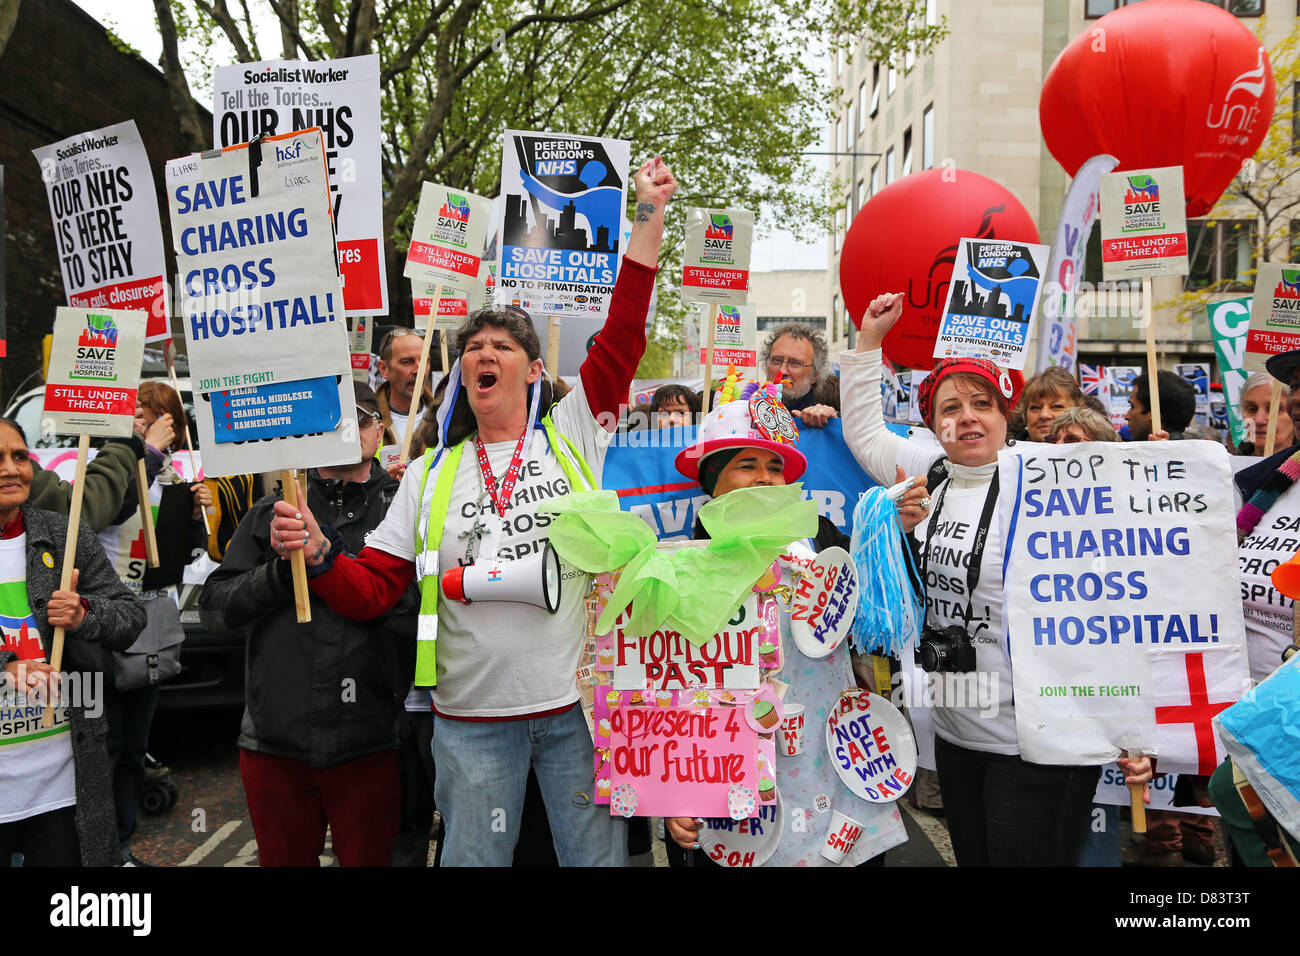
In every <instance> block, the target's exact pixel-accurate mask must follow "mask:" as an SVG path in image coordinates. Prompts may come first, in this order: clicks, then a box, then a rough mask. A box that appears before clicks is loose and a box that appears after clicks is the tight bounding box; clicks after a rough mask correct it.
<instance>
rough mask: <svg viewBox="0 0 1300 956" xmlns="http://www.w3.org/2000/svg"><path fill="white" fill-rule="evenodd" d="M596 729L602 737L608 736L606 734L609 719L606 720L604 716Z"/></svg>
mask: <svg viewBox="0 0 1300 956" xmlns="http://www.w3.org/2000/svg"><path fill="white" fill-rule="evenodd" d="M596 730H597V733H599V734H600V735H601V736H602V737H608V736H609V720H608V718H606V719H605V720H602V721H601V722H600V724H599V726H598V727H597V728H596Z"/></svg>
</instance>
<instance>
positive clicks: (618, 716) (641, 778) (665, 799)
mask: <svg viewBox="0 0 1300 956" xmlns="http://www.w3.org/2000/svg"><path fill="white" fill-rule="evenodd" d="M609 730H610V764H611V769H610V783H611V785H612V787H613V789H614V791H615V792H619V790H620V788H623V787H625V786H630V787H632V788H633V790H634V791H635V795H636V796H635V801H633V802H632V805H633V807H634V811H635V814H636V815H637V816H662V817H679V816H707V817H730V815H731V806H730V803H729V799H728V790H729V788H730V787H731V786H732V785H735V784H740V785H741V786H744V787H748V788H749V789H750V790H751V791H752V792H754V793H757V792H758V789H759V788H758V782H759V781H758V767H757V757H756V748H757V743H758V735H757V734H756V733H755V732H754V731H753V729H752V728H750V727H749V726H748V725H747V724H746V723H745V721H744V720H743V719H742V717H741V710H740V708H738V707H705V708H696V707H676V706H674V707H615V708H614V709H613V710H612V711H611V712H610V717H609ZM624 792H626V791H624Z"/></svg>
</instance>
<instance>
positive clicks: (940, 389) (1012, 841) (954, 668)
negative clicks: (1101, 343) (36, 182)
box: [840, 293, 1150, 866]
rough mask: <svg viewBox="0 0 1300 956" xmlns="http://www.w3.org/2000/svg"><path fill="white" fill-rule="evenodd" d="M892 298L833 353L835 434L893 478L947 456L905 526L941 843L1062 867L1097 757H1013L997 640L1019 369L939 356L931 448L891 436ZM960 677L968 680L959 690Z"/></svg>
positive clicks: (993, 861) (926, 393)
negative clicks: (944, 839) (942, 822)
mask: <svg viewBox="0 0 1300 956" xmlns="http://www.w3.org/2000/svg"><path fill="white" fill-rule="evenodd" d="M902 310H903V296H902V294H900V293H895V294H892V295H882V296H878V297H877V298H876V299H874V300H873V301H872V302H871V304H870V306H868V308H867V313H866V315H865V316H864V317H863V319H862V334H861V336H860V338H859V340H858V349H857V352H856V353H851V352H844V353H843V354H842V355H841V357H840V367H841V376H842V380H843V381H842V389H841V391H842V398H841V401H842V403H843V418H844V437H845V440H846V441H847V442H848V444H849V447H850V448H851V449H852V450H853V454H854V455H855V456H856V457H857V459H858V462H859V463H860V464H861V465H862V467H863V468H864V469H866V471H867V473H868V474H869V475H871V477H872V478H874V479H875V480H876V481H878V482H880V483H881V484H890V483H892V482H893V481H894V479H895V476H896V474H897V473H898V472H897V470H896V469H898V468H901V469H902V470H903V471H904V472H906V473H907V474H926V473H927V472H929V471H930V470H931V468H932V466H934V465H935V463H936V461H942V460H943V459H944V458H945V457H946V462H945V464H946V472H947V474H946V477H945V478H944V480H942V481H941V482H939V483H937V485H936V487H935V488H934V489H933V494H932V497H930V498H927V499H925V500H923V501H922V502H921V508H922V510H923V512H925V517H922V518H921V519H920V520H919V522H913V523H912V524H913V526H912V527H908V530H909V531H911V532H912V533H913V536H914V537H913V541H914V544H915V545H916V546H917V547H918V549H919V552H920V559H919V563H920V567H921V570H922V575H923V577H924V578H925V587H926V616H925V627H924V629H923V632H922V636H921V642H920V648H919V657H920V659H921V665H922V666H923V667H924V668H925V670H927V671H930V672H932V678H933V679H932V680H931V684H932V687H933V695H934V701H935V704H934V710H933V719H934V726H935V732H936V740H935V760H936V762H937V765H938V768H937V769H938V771H939V782H940V787H941V788H942V791H943V805H944V811H945V814H946V816H947V819H948V829H949V832H950V834H951V836H952V845H953V852H954V853H955V855H956V857H957V864H958V865H959V866H1069V865H1072V864H1073V863H1074V861H1075V860H1076V859H1077V856H1078V848H1079V843H1080V841H1081V840H1082V838H1083V835H1084V832H1085V830H1084V828H1085V827H1086V826H1087V823H1088V810H1089V807H1090V806H1091V804H1092V795H1093V791H1094V790H1095V789H1096V786H1097V776H1098V773H1099V768H1097V767H1083V766H1047V765H1041V764H1031V763H1027V762H1025V761H1024V760H1022V759H1021V758H1020V755H1019V745H1018V742H1017V738H1016V718H1015V711H1014V709H1013V704H1012V693H1011V692H1012V683H1011V663H1010V655H1009V654H1008V653H1007V651H1006V649H1005V648H1004V647H1003V640H1002V603H1003V597H1002V529H1001V527H1000V523H999V521H998V515H997V510H998V509H997V497H998V482H997V468H998V451H999V449H1001V448H1002V446H1003V445H1004V444H1006V438H1007V419H1008V417H1009V415H1010V411H1011V408H1012V406H1013V405H1014V404H1015V400H1016V397H1017V392H1018V391H1019V386H1020V385H1022V384H1023V379H1022V378H1021V376H1020V374H1019V373H1018V372H1011V373H1009V372H1007V371H1006V370H1003V369H999V368H998V367H997V366H995V365H993V364H992V363H990V362H986V361H982V360H977V359H944V360H942V361H940V362H938V363H936V365H935V367H934V370H933V371H932V372H931V373H930V374H929V375H928V376H927V377H926V379H925V380H924V381H923V382H922V383H921V385H920V388H919V389H918V394H917V398H918V401H919V404H920V409H921V417H922V419H923V420H924V422H925V424H926V426H927V427H928V428H929V429H930V430H931V431H932V432H933V433H934V436H935V437H936V438H937V439H938V440H939V444H940V445H941V446H942V452H940V451H939V450H938V449H936V448H935V447H934V444H933V443H925V444H922V443H921V442H919V441H911V440H905V439H902V438H899V437H898V436H897V435H894V434H893V433H892V432H890V431H888V430H887V429H886V428H885V422H884V417H883V415H882V412H881V403H880V376H881V352H880V345H881V342H882V341H883V340H884V337H885V333H887V332H888V331H889V330H890V328H892V327H893V325H894V323H895V322H897V321H898V318H899V316H900V315H901V314H902ZM904 525H905V527H907V525H908V522H907V521H906V519H905V520H904ZM933 672H939V673H933ZM972 672H974V673H972ZM972 677H973V678H975V679H974V680H971V679H970V678H972ZM972 688H979V690H980V691H981V693H978V694H970V693H968V691H970V690H971V689H972ZM953 690H959V691H960V698H958V696H957V695H956V694H953V693H952V691H953ZM972 697H973V698H975V699H971V698H972ZM959 705H960V706H959ZM1121 763H1123V764H1124V766H1125V768H1126V770H1127V771H1128V772H1129V773H1130V776H1129V777H1128V778H1127V779H1128V781H1129V782H1131V783H1143V782H1145V781H1146V780H1148V779H1150V773H1149V761H1147V760H1146V759H1145V758H1140V759H1134V760H1131V761H1121Z"/></svg>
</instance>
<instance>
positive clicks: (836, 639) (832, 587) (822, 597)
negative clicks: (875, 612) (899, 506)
mask: <svg viewBox="0 0 1300 956" xmlns="http://www.w3.org/2000/svg"><path fill="white" fill-rule="evenodd" d="M789 559H790V560H791V562H792V563H794V564H796V565H797V566H798V567H799V568H800V569H801V570H802V571H803V573H802V574H798V573H797V572H796V577H797V580H796V582H795V583H794V584H793V585H792V587H793V589H794V597H793V602H792V604H791V607H790V630H791V632H792V633H793V634H794V640H795V644H797V645H798V647H799V650H800V651H802V652H803V654H804V656H806V657H811V658H813V659H814V660H817V659H820V658H823V657H826V656H827V655H829V654H830V653H831V652H832V651H834V650H835V648H837V647H839V646H840V644H841V643H842V642H843V641H844V638H845V637H847V636H848V633H849V630H850V628H851V627H852V626H853V615H854V614H855V613H856V611H857V609H858V572H857V568H856V566H855V565H854V563H853V559H852V558H851V557H850V556H849V553H848V552H847V551H845V550H844V549H843V548H826V549H825V550H823V551H822V552H820V553H819V554H817V555H816V556H815V557H813V558H812V559H811V560H808V559H801V558H799V557H797V556H795V555H790V556H789Z"/></svg>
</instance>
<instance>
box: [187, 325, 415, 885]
mask: <svg viewBox="0 0 1300 956" xmlns="http://www.w3.org/2000/svg"><path fill="white" fill-rule="evenodd" d="M411 338H413V339H415V336H411ZM415 340H416V341H417V342H418V341H419V340H418V339H415ZM353 389H354V390H355V395H356V416H357V418H356V421H357V429H358V434H359V437H360V440H361V457H360V460H359V461H358V462H357V463H356V464H354V465H341V466H335V467H330V468H320V469H310V470H308V472H307V501H308V503H309V504H310V507H311V510H312V512H314V513H315V514H317V515H320V516H321V520H322V521H328V522H329V524H330V525H331V526H332V527H333V528H334V529H335V530H336V531H337V532H338V533H339V535H340V536H341V540H342V542H343V543H344V545H345V546H346V550H347V552H348V553H350V554H357V553H358V552H360V551H361V549H362V548H363V547H364V546H365V539H366V536H367V535H368V534H369V533H370V532H371V531H373V530H374V529H375V528H376V527H378V526H379V524H380V522H381V521H382V520H383V518H384V515H385V514H387V512H388V506H389V505H390V504H391V503H392V500H393V497H394V495H395V494H396V493H397V488H398V483H397V481H396V480H395V479H393V478H390V477H389V476H388V475H387V474H386V473H385V472H384V470H383V469H382V468H381V467H380V466H379V463H378V461H376V459H375V453H376V452H377V451H378V450H379V444H380V442H381V441H382V440H383V436H384V424H383V419H382V418H381V416H380V414H379V405H378V402H377V401H376V399H375V393H374V392H372V391H371V390H370V388H369V387H368V386H366V385H364V384H362V383H360V382H354V383H353ZM276 500H277V496H275V495H270V496H267V497H265V498H263V499H262V500H261V501H259V502H258V503H257V504H256V505H254V506H253V509H252V510H251V511H250V512H249V513H248V515H247V516H246V517H245V518H244V520H243V521H242V522H240V524H239V528H238V530H237V531H236V532H235V536H234V537H233V538H232V539H231V541H230V546H229V547H228V548H227V550H226V555H225V558H224V560H223V561H222V562H221V567H220V568H218V569H217V570H216V571H214V572H213V573H212V576H211V577H209V578H208V581H207V585H206V586H205V588H204V590H203V597H202V602H201V603H202V606H203V608H204V609H205V610H207V611H211V612H215V613H220V614H221V615H222V616H223V617H224V619H225V622H226V624H227V625H228V626H230V627H245V626H249V625H251V627H252V633H251V636H250V637H249V641H248V659H247V673H248V680H247V682H246V688H245V692H244V693H245V698H244V703H245V706H244V720H243V724H242V726H241V727H240V731H239V747H240V751H239V769H240V773H241V774H242V776H243V781H244V793H245V795H246V796H247V799H248V812H249V816H250V818H251V819H252V823H253V831H254V834H255V835H256V837H257V847H258V854H259V857H260V862H261V865H262V866H316V865H318V861H319V856H320V854H321V853H322V852H323V850H324V846H325V828H326V826H327V825H328V826H329V828H330V831H331V833H332V834H333V847H334V855H335V856H336V857H338V860H339V862H340V863H341V864H343V865H344V866H388V865H389V861H390V858H391V856H392V852H393V837H394V834H395V833H396V832H397V829H398V823H399V819H400V812H401V787H400V784H399V780H398V761H397V748H398V729H399V725H398V720H399V716H400V715H401V713H402V704H403V699H404V698H405V696H406V691H407V688H408V687H409V686H410V683H411V679H412V676H413V674H414V671H415V660H414V638H415V628H416V614H417V611H418V610H419V594H418V592H417V591H416V589H415V587H414V586H411V587H409V588H407V589H406V593H405V594H404V595H403V596H402V597H401V598H400V599H399V600H398V601H397V604H396V606H395V607H394V608H393V609H392V610H391V611H390V612H389V613H387V614H385V615H383V616H381V617H378V618H376V619H374V620H369V621H350V620H348V619H347V618H345V617H343V616H341V615H339V614H335V613H334V612H333V611H331V610H330V609H329V608H328V607H327V606H326V604H325V602H324V601H321V600H315V601H312V608H311V614H312V620H311V623H309V624H299V623H297V617H296V613H295V610H294V598H293V581H292V578H291V576H290V573H289V564H288V562H287V561H281V560H280V555H281V552H282V551H283V550H284V545H283V542H281V541H280V540H278V538H277V536H276V535H275V533H274V532H273V531H272V530H271V518H272V508H273V505H274V504H275V501H276Z"/></svg>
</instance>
